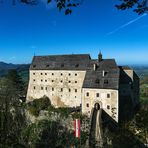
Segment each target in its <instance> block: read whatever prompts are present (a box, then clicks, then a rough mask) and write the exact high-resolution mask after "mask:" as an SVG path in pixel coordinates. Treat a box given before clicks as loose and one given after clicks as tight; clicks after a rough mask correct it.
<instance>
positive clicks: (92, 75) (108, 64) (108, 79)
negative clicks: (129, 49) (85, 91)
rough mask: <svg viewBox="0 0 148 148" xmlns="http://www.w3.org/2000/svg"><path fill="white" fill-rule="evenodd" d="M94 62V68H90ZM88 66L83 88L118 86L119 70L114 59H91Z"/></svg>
mask: <svg viewBox="0 0 148 148" xmlns="http://www.w3.org/2000/svg"><path fill="white" fill-rule="evenodd" d="M94 64H96V70H94V69H93V68H92V67H93V65H94ZM90 67H91V68H90V69H89V70H87V71H86V76H85V79H84V83H83V88H100V89H118V88H119V73H120V71H119V68H118V66H117V65H116V62H115V60H114V59H106V60H102V61H101V62H99V63H98V62H97V60H92V61H91V66H90ZM103 73H104V75H103Z"/></svg>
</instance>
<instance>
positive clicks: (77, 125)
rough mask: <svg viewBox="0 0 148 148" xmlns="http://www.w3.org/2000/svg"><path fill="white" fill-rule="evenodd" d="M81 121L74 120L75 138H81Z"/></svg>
mask: <svg viewBox="0 0 148 148" xmlns="http://www.w3.org/2000/svg"><path fill="white" fill-rule="evenodd" d="M80 126H81V125H80V119H75V120H74V133H75V137H77V138H80Z"/></svg>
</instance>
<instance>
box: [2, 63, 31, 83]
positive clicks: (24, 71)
mask: <svg viewBox="0 0 148 148" xmlns="http://www.w3.org/2000/svg"><path fill="white" fill-rule="evenodd" d="M29 66H30V64H12V63H5V62H0V77H3V76H5V75H6V74H7V73H8V70H10V69H16V70H17V71H18V73H19V74H20V75H21V76H22V78H23V79H24V80H25V81H27V80H28V73H29Z"/></svg>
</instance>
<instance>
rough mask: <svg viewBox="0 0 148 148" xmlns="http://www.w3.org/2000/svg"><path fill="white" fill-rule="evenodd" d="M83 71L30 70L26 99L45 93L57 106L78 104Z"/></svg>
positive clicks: (79, 102) (36, 97)
mask: <svg viewBox="0 0 148 148" xmlns="http://www.w3.org/2000/svg"><path fill="white" fill-rule="evenodd" d="M34 73H35V74H34ZM85 73H86V71H69V70H30V80H29V86H28V92H27V100H28V101H29V100H33V99H38V98H41V97H43V96H44V95H46V96H47V97H49V98H50V100H51V103H52V104H53V105H54V106H57V107H60V106H61V107H62V106H70V107H75V106H80V104H81V93H82V85H83V81H84V77H85ZM34 87H35V89H34ZM41 87H43V90H41ZM52 88H54V91H52ZM61 88H62V89H63V91H61ZM69 89H70V90H71V91H70V92H69ZM75 90H77V92H75Z"/></svg>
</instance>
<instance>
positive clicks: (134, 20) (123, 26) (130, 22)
mask: <svg viewBox="0 0 148 148" xmlns="http://www.w3.org/2000/svg"><path fill="white" fill-rule="evenodd" d="M146 15H147V14H146V13H144V14H143V15H141V16H139V17H137V18H135V19H133V20H131V21H129V22H127V23H126V24H124V25H122V26H120V27H118V28H117V29H115V30H113V31H111V32H108V33H107V34H106V36H108V35H111V34H114V33H116V32H117V31H119V30H120V29H122V28H125V27H126V26H128V25H130V24H132V23H134V22H136V21H138V20H139V19H141V18H142V17H144V16H146Z"/></svg>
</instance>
